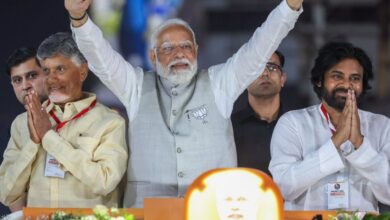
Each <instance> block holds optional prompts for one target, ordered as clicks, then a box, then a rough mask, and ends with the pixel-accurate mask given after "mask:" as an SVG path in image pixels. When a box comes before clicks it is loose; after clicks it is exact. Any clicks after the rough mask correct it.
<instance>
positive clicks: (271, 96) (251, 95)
mask: <svg viewBox="0 0 390 220" xmlns="http://www.w3.org/2000/svg"><path fill="white" fill-rule="evenodd" d="M283 65H284V56H283V54H282V53H281V52H280V51H275V53H274V54H272V56H271V58H270V59H269V60H268V62H267V64H266V68H265V69H264V71H263V73H262V74H261V75H260V76H259V77H258V78H257V79H256V80H255V81H254V82H252V84H251V85H250V86H249V87H248V89H247V91H245V92H244V93H243V94H242V95H241V96H240V97H239V98H238V100H237V101H236V103H235V106H234V111H233V114H232V117H231V118H232V123H233V130H234V139H235V142H236V147H237V159H238V161H237V162H238V166H240V167H251V168H255V169H259V170H261V171H263V172H266V173H267V174H268V175H271V174H270V172H269V170H268V165H269V162H270V161H271V153H270V143H271V137H272V132H273V130H274V128H275V125H276V122H277V121H278V119H279V117H280V116H281V115H282V114H283V113H284V109H283V108H282V104H281V100H280V91H281V89H282V87H283V86H284V83H285V82H286V79H287V76H286V74H285V73H284V71H283V69H282V67H283Z"/></svg>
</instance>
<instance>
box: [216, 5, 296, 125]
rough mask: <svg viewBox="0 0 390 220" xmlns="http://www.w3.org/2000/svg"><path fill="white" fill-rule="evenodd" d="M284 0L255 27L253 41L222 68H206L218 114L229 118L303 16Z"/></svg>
mask: <svg viewBox="0 0 390 220" xmlns="http://www.w3.org/2000/svg"><path fill="white" fill-rule="evenodd" d="M302 11H303V9H302V7H301V9H300V11H294V10H292V9H291V8H290V7H289V6H288V5H287V2H286V1H285V0H284V1H282V2H281V4H279V6H278V7H276V8H275V9H274V10H273V11H272V12H271V13H270V15H269V16H268V18H267V20H266V21H265V22H264V23H263V24H262V25H261V27H258V28H257V29H256V31H255V33H254V34H253V36H252V38H251V39H250V40H249V41H248V42H247V43H246V44H244V45H243V46H242V47H241V48H240V49H239V50H238V51H237V52H236V53H235V54H234V55H233V56H232V57H230V58H229V59H228V60H227V61H226V62H225V63H224V64H220V65H217V66H212V67H210V68H209V75H210V80H211V86H212V89H213V92H214V96H215V100H216V103H217V106H218V109H219V111H220V112H221V114H222V115H223V116H224V117H226V118H228V117H230V114H231V112H232V108H233V104H234V101H235V100H236V99H237V97H238V96H239V95H240V94H241V93H242V92H243V91H244V90H245V89H246V88H247V87H248V86H249V84H250V83H251V82H252V81H253V80H255V79H256V78H257V77H258V76H259V75H260V74H261V73H262V72H263V70H264V67H265V64H266V63H267V61H268V60H269V58H270V57H271V56H272V53H274V51H275V50H276V49H277V48H278V46H279V44H280V42H281V41H282V39H283V38H284V37H285V36H286V35H287V33H288V32H289V31H290V30H291V29H292V28H293V27H294V24H295V22H296V20H297V19H298V16H299V15H300V14H301V13H302Z"/></svg>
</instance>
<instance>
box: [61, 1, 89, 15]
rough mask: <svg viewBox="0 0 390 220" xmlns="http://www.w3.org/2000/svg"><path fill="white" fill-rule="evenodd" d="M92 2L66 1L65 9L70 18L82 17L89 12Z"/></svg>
mask: <svg viewBox="0 0 390 220" xmlns="http://www.w3.org/2000/svg"><path fill="white" fill-rule="evenodd" d="M91 2H92V0H65V2H64V3H65V8H66V10H68V13H69V15H70V16H72V17H74V18H80V17H82V16H83V15H84V14H85V13H86V11H87V10H88V7H89V5H90V4H91Z"/></svg>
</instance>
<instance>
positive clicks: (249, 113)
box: [232, 91, 284, 124]
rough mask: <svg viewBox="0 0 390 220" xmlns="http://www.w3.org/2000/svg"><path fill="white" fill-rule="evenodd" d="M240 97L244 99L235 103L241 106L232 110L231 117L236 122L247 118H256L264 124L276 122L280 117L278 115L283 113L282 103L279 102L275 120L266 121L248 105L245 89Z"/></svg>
mask: <svg viewBox="0 0 390 220" xmlns="http://www.w3.org/2000/svg"><path fill="white" fill-rule="evenodd" d="M240 99H244V101H241V102H238V103H237V104H239V105H242V107H241V108H240V109H239V110H237V111H236V112H234V113H233V115H232V118H235V120H236V121H237V122H244V121H247V120H254V119H256V120H257V121H259V122H261V123H264V124H272V123H276V122H277V121H278V119H279V118H280V116H282V115H283V113H284V109H283V105H282V103H280V107H279V113H278V117H277V118H276V119H275V120H273V121H272V122H271V123H268V122H267V121H265V120H262V119H260V118H259V117H258V116H257V114H256V112H255V111H254V110H253V109H252V107H251V106H250V105H249V102H248V93H247V92H246V91H245V92H244V93H243V94H242V95H241V96H240Z"/></svg>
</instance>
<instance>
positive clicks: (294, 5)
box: [287, 0, 303, 11]
mask: <svg viewBox="0 0 390 220" xmlns="http://www.w3.org/2000/svg"><path fill="white" fill-rule="evenodd" d="M302 3H303V0H287V4H288V6H290V8H291V9H293V10H296V11H298V10H299V9H300V8H301V7H302Z"/></svg>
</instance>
